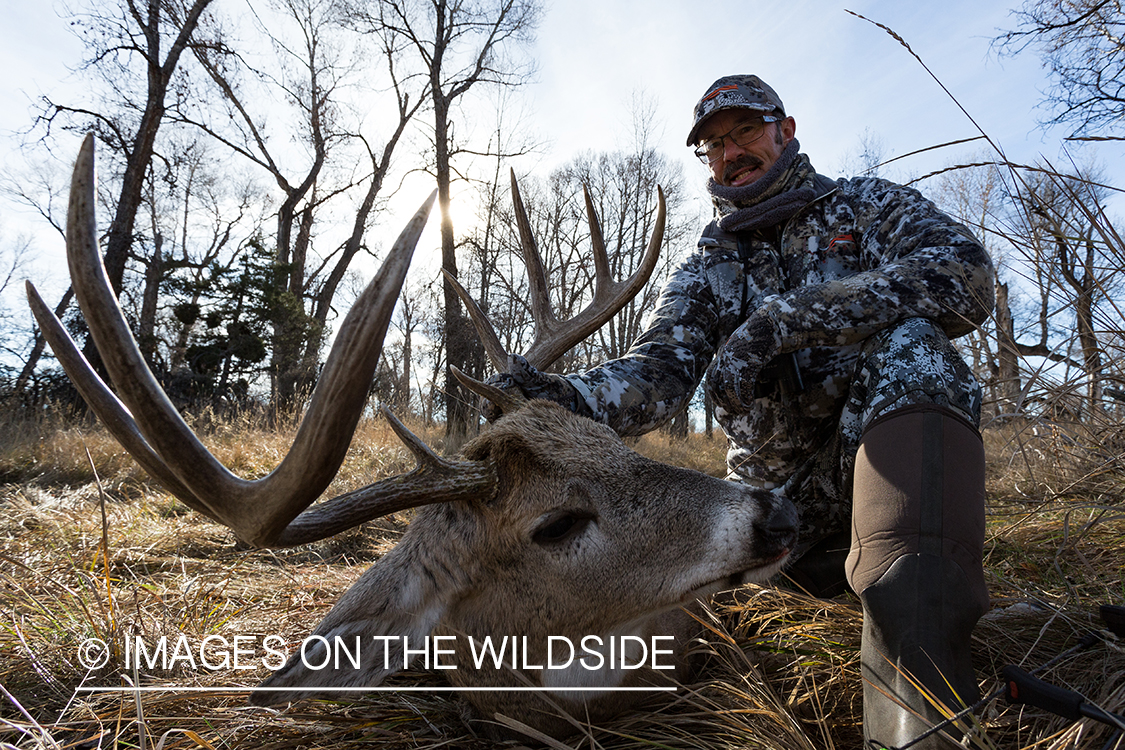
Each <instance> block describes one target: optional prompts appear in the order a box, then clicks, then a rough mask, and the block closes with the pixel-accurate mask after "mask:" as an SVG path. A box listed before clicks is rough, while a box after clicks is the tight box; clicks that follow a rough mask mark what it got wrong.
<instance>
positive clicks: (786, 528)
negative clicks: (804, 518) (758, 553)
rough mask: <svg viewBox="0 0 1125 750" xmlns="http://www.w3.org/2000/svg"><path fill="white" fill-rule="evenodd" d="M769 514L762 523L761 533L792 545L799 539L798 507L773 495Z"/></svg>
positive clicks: (776, 540)
mask: <svg viewBox="0 0 1125 750" xmlns="http://www.w3.org/2000/svg"><path fill="white" fill-rule="evenodd" d="M771 500H772V501H773V502H772V503H771V507H770V511H769V515H768V516H766V518H765V520H764V522H763V523H762V524H761V525H760V527H759V528H760V529H761V533H762V535H763V536H765V537H766V538H767V539H769V540H770V541H772V542H774V543H775V544H779V545H782V546H785V547H792V546H793V543H794V542H796V541H797V508H796V506H795V505H793V503H791V502H790V501H789V500H787V499H786V498H783V497H777V496H771Z"/></svg>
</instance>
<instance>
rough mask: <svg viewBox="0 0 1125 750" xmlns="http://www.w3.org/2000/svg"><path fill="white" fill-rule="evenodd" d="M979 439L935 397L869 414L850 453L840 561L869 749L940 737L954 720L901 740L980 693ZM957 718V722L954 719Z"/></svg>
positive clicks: (984, 603) (933, 746)
mask: <svg viewBox="0 0 1125 750" xmlns="http://www.w3.org/2000/svg"><path fill="white" fill-rule="evenodd" d="M983 547H984V447H983V445H982V443H981V438H980V433H979V432H977V430H976V428H975V427H974V426H973V425H971V424H970V423H969V422H967V421H966V420H964V419H963V418H962V417H961V416H959V415H958V414H957V413H956V412H953V411H951V410H949V409H946V408H944V407H938V406H923V407H908V408H906V409H900V410H897V411H894V412H891V413H889V414H887V415H884V416H883V417H881V418H879V419H877V420H876V421H875V422H874V423H872V425H871V426H870V427H869V428H868V430H867V432H865V433H864V436H863V439H862V440H861V442H860V447H859V452H858V454H857V456H856V467H855V485H854V489H853V509H852V548H851V552H850V553H849V555H848V560H847V563H846V571H847V575H848V580H849V582H850V583H851V584H852V587H853V589H854V590H855V591H858V592H859V595H860V601H861V602H862V603H863V642H862V646H861V654H860V656H861V670H862V673H863V733H864V738H865V739H866V740H868V747H872V746H873V743H872V742H871V741H872V740H873V741H874V743H877V745H878V747H887V748H901V747H904V746H906V745H910V747H912V748H917V749H918V750H937V749H938V748H948V747H951V746H952V744H953V742H954V741H956V740H957V739H959V738H960V736H961V732H960V731H958V729H957V727H956V726H949V727H946V728H945V729H943V730H942V731H941V732H940V733H935V734H931V735H930V736H929V737H927V738H925V739H924V740H922V741H920V742H916V744H912V745H911V744H910V743H912V742H914V741H915V740H917V739H918V737H920V736H921V735H923V734H925V733H926V732H927V731H928V730H929V729H930V728H932V727H934V726H935V725H936V724H938V723H939V722H941V721H943V720H944V719H945V718H946V717H947V716H950V715H952V714H953V713H956V712H957V711H959V710H961V709H962V708H964V707H966V706H969V705H972V704H974V703H975V702H976V701H977V700H978V698H979V689H978V687H977V680H976V676H975V675H974V673H973V665H972V659H971V655H970V643H971V636H972V631H973V626H974V625H975V624H976V622H977V620H978V619H979V618H980V616H981V615H983V614H984V613H985V612H986V611H987V610H988V589H987V587H986V585H985V581H984V571H983V566H982V554H983ZM961 726H967V724H966V723H964V720H962V722H961Z"/></svg>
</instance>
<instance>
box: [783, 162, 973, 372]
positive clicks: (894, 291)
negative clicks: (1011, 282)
mask: <svg viewBox="0 0 1125 750" xmlns="http://www.w3.org/2000/svg"><path fill="white" fill-rule="evenodd" d="M857 188H858V189H857ZM841 189H842V190H843V191H844V192H845V195H848V202H849V203H850V205H851V206H852V208H853V210H854V211H855V226H856V230H857V232H858V234H859V237H857V238H856V241H857V242H859V243H860V252H861V258H862V264H863V267H864V268H866V269H867V270H864V271H861V272H860V273H857V274H854V275H852V276H848V277H845V278H841V279H835V280H832V281H827V282H824V283H822V284H815V285H811V286H805V287H800V288H798V289H794V290H792V291H790V292H786V293H784V294H781V295H775V296H772V297H770V298H768V299H767V300H766V301H765V303H764V305H763V306H762V308H761V309H762V312H764V313H766V314H767V315H769V317H770V318H771V319H772V320H773V321H774V322H775V323H776V324H777V326H778V329H779V332H780V334H781V337H782V339H783V340H784V344H783V351H786V352H788V351H795V350H798V349H803V348H806V347H812V346H846V345H848V344H854V343H856V342H859V341H861V340H863V339H865V338H867V337H868V336H870V335H871V334H873V333H876V332H878V331H881V330H883V329H885V328H887V327H888V326H891V325H894V324H896V323H898V322H900V321H902V320H905V319H906V318H912V317H922V318H928V319H930V320H933V321H936V322H937V323H938V324H939V325H941V326H942V328H943V329H944V330H945V332H946V333H947V334H948V335H949V337H950V338H954V337H956V336H961V335H964V334H966V333H968V332H969V331H971V330H972V329H973V327H974V326H975V325H977V324H980V323H981V322H983V321H984V320H985V319H986V318H987V317H988V314H989V313H990V312H991V310H992V305H993V295H994V293H995V290H994V281H993V279H994V271H993V267H992V261H991V259H990V258H989V256H988V253H987V251H986V250H985V249H984V247H983V246H982V245H981V243H980V242H979V241H978V240H977V239H976V238H975V237H973V235H972V234H971V233H970V232H969V230H968V229H966V228H965V227H964V226H962V225H961V224H958V223H957V222H955V221H954V220H953V219H951V218H950V217H949V216H947V215H946V214H944V213H942V212H941V211H940V210H938V208H937V207H936V206H935V205H934V204H933V203H931V202H930V201H929V200H927V199H926V198H924V197H923V196H922V195H921V194H920V193H919V192H918V191H916V190H913V189H911V188H907V187H903V186H900V185H894V184H893V183H890V182H887V181H885V180H878V179H862V178H861V179H857V180H852V181H850V182H849V183H844V184H842V186H841Z"/></svg>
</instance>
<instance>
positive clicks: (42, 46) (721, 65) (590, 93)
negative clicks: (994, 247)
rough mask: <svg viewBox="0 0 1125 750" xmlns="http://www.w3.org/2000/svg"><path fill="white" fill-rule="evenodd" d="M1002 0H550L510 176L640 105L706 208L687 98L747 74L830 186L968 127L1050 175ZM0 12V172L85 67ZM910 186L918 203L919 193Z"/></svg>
mask: <svg viewBox="0 0 1125 750" xmlns="http://www.w3.org/2000/svg"><path fill="white" fill-rule="evenodd" d="M237 1H238V0H218V2H219V3H226V2H237ZM1017 1H1018V0H943V2H940V3H937V2H931V1H930V0H914V1H912V2H903V1H902V0H803V1H802V0H791V1H789V2H774V1H772V0H770V1H767V0H711V1H710V2H707V3H692V2H683V1H682V0H555V2H553V3H551V4H549V5H548V6H547V7H546V8H545V12H544V14H543V17H542V23H541V25H540V26H539V29H538V32H537V34H536V41H535V43H534V45H533V46H532V47H531V48H530V49H529V50H528V53H529V54H530V56H531V57H532V58H533V59H534V60H535V63H536V67H537V72H536V75H535V79H534V81H533V82H532V83H530V84H529V85H527V86H525V87H524V88H523V89H521V90H520V92H519V94H518V96H517V102H518V105H519V108H520V111H521V114H522V120H521V123H522V125H521V127H526V128H527V129H528V132H529V133H530V134H531V135H532V136H533V137H534V138H535V139H536V140H537V141H539V142H541V143H543V144H544V146H543V148H542V149H541V150H540V151H538V152H537V153H536V154H535V155H533V156H532V157H530V158H529V159H526V160H524V162H523V163H522V165H521V170H522V171H528V172H532V173H535V174H539V175H541V176H546V175H547V173H548V172H549V171H550V170H551V168H553V167H554V166H557V165H559V164H561V163H563V162H565V161H567V160H569V159H570V158H572V157H574V156H576V155H577V154H579V153H580V152H582V151H587V150H598V151H602V150H610V149H616V148H627V147H628V146H629V145H630V143H631V142H632V137H633V133H634V126H633V122H632V119H633V115H634V112H635V108H634V107H633V104H632V102H634V101H635V100H636V99H637V98H638V97H641V98H643V99H644V100H646V101H647V102H648V103H649V105H650V107H651V110H652V113H653V114H652V117H651V121H650V122H649V123H648V125H649V127H650V128H651V130H652V132H653V134H654V136H655V137H656V142H655V145H656V147H657V148H658V149H659V150H660V151H662V152H663V153H664V154H666V155H667V156H669V157H670V158H673V159H676V160H680V161H681V162H682V165H683V170H684V174H685V177H686V181H687V182H688V183H689V184H691V185H693V186H694V187H695V189H696V190H697V194H698V195H699V196H700V197H699V200H700V202H701V203H702V204H703V209H704V210H705V200H704V199H703V191H702V186H703V183H704V181H705V180H706V177H707V172H706V169H705V168H704V167H703V166H702V165H701V164H699V162H698V161H696V160H695V159H694V157H692V155H691V150H690V149H689V148H687V147H686V146H685V144H684V139H685V137H686V134H687V130H688V128H689V125H690V114H691V110H692V106H693V105H694V103H695V101H696V100H697V99H698V98H699V97H700V96H701V95H702V94H703V92H704V91H705V90H706V89H707V87H708V85H709V84H710V83H711V82H712V81H713V80H715V79H717V78H719V77H721V76H724V75H729V74H733V73H755V74H757V75H759V76H760V77H762V78H763V79H764V80H765V81H767V82H768V83H769V84H770V85H771V86H773V88H774V89H775V90H776V91H777V92H778V94H779V95H780V96H781V98H782V99H783V101H784V102H785V106H786V110H787V112H788V114H790V115H792V116H793V117H794V118H795V119H796V121H797V138H798V139H799V140H800V143H801V149H802V151H804V152H805V153H807V154H808V155H809V156H810V158H811V160H812V163H813V164H814V166H816V167H817V169H818V171H820V172H822V173H825V174H828V175H829V176H833V177H835V176H840V173H841V172H840V170H841V169H842V168H843V167H844V166H845V165H846V164H847V163H848V159H847V156H848V154H849V153H855V152H856V151H857V149H858V144H859V141H860V137H861V135H862V134H863V133H864V132H868V133H869V134H870V135H871V136H873V137H874V138H876V139H877V140H878V141H879V142H881V144H882V146H883V149H884V151H885V155H886V156H887V157H893V156H901V155H904V154H907V153H909V152H911V151H915V150H917V149H923V148H927V147H930V146H934V145H937V144H941V143H946V142H949V141H953V140H958V139H964V138H971V137H974V136H978V135H980V134H981V129H983V131H984V132H986V133H987V134H988V135H989V136H990V137H991V138H992V139H993V141H994V142H995V143H997V144H999V145H1000V147H1001V148H1003V149H1004V151H1005V153H1006V154H1007V156H1008V158H1009V159H1011V160H1012V161H1016V162H1023V163H1030V162H1034V161H1035V160H1037V159H1040V158H1044V157H1045V158H1048V159H1051V160H1053V161H1055V162H1056V163H1059V162H1062V163H1065V160H1066V159H1067V156H1066V155H1065V154H1064V153H1063V152H1062V151H1061V146H1062V139H1063V137H1064V136H1065V135H1066V132H1065V131H1062V130H1061V129H1047V130H1044V129H1042V128H1040V127H1039V125H1038V121H1039V120H1041V119H1043V118H1044V116H1045V113H1044V112H1043V110H1041V109H1037V104H1038V103H1039V101H1040V100H1041V98H1042V94H1041V92H1042V90H1043V89H1044V88H1045V86H1046V83H1047V81H1046V78H1045V75H1046V74H1045V71H1044V70H1043V68H1042V67H1041V62H1040V60H1039V58H1038V56H1037V55H1036V54H1034V51H1032V50H1029V51H1027V52H1025V53H1023V54H1021V55H1019V56H1015V57H1003V58H1001V57H998V56H997V54H996V52H995V50H993V49H992V40H993V39H994V38H995V37H996V36H997V35H998V33H1000V31H1001V30H1003V29H1010V28H1012V27H1013V25H1014V23H1015V19H1014V18H1013V17H1012V16H1011V14H1010V9H1011V8H1012V7H1013V6H1014V5H1015V4H1016V3H1017ZM2 2H3V3H4V6H5V7H4V11H5V12H4V23H3V24H2V25H0V65H2V66H3V67H2V69H3V70H5V71H6V74H5V75H4V76H3V77H0V168H2V165H3V164H5V163H7V160H8V158H9V156H10V154H11V152H12V149H13V148H14V143H15V141H14V139H13V138H12V137H11V136H10V135H9V133H10V132H11V131H14V130H18V129H20V128H23V127H26V126H27V125H28V123H29V122H30V118H31V114H30V105H31V103H32V102H33V101H34V100H35V98H36V97H38V96H40V95H43V94H48V95H53V96H56V97H60V99H62V97H64V96H65V95H66V93H67V92H68V91H73V90H74V87H75V86H76V85H79V84H78V82H77V78H76V77H75V76H74V75H73V74H72V73H71V69H72V68H73V67H74V66H75V65H76V64H77V63H78V61H79V60H80V59H81V54H82V50H81V47H80V45H79V43H78V41H77V40H76V39H75V38H74V37H73V36H72V35H71V34H70V32H69V30H68V27H67V21H66V20H65V19H64V18H62V17H60V12H61V10H60V9H61V5H60V4H58V3H54V2H31V1H30V0H2ZM848 10H851V11H854V12H855V13H858V14H861V15H863V16H865V17H866V18H868V19H870V20H871V21H874V22H878V23H881V24H883V25H885V26H887V27H889V28H891V29H893V30H894V32H895V33H897V34H898V35H899V36H900V37H902V38H903V39H904V40H905V42H906V43H907V44H909V45H910V47H911V49H912V50H913V51H914V53H916V54H917V55H918V56H919V57H920V58H921V59H922V61H923V62H924V63H925V66H927V67H928V68H929V70H930V71H932V74H933V76H931V73H930V72H928V71H927V70H926V68H925V67H923V65H922V64H921V63H919V62H918V60H916V59H915V58H914V57H913V56H912V55H911V53H910V52H909V51H908V50H907V49H906V48H904V47H903V46H902V44H900V43H899V41H897V40H896V39H894V38H892V37H891V36H890V35H889V34H888V33H887V32H886V31H884V30H883V29H881V28H878V27H877V26H875V25H874V24H873V23H871V22H869V21H865V20H861V19H860V18H857V17H856V16H854V15H851V14H849V13H848V12H847V11H848ZM934 76H936V78H937V79H939V80H940V85H939V83H938V81H937V80H935V78H934ZM942 85H944V87H945V88H946V89H948V90H949V92H950V93H951V94H952V96H950V93H946V92H945V91H943V89H942ZM954 99H956V101H955V100H954ZM962 108H963V109H964V111H963V110H962ZM966 112H967V113H968V114H966ZM970 118H971V119H970ZM974 121H975V124H974ZM978 126H979V129H978ZM984 148H986V145H985V144H984V143H983V142H978V143H975V144H968V145H964V146H960V147H951V148H946V149H941V150H938V151H933V152H929V153H926V154H923V155H919V156H915V157H910V158H907V159H903V160H901V161H899V162H896V163H895V164H894V165H892V166H891V167H890V168H889V172H888V173H887V176H890V177H892V178H896V179H900V180H906V179H910V178H913V177H917V176H920V175H923V174H926V173H928V172H930V171H933V170H936V169H940V168H941V167H944V166H946V165H949V164H952V163H956V162H958V161H963V160H966V159H969V158H971V157H975V156H977V155H979V154H980V152H981V150H982V149H984ZM1070 149H1071V152H1072V153H1073V154H1075V159H1076V161H1079V162H1083V161H1085V160H1086V159H1088V158H1091V157H1092V158H1095V159H1096V160H1098V161H1099V162H1101V163H1102V164H1104V166H1105V170H1106V174H1107V175H1108V176H1109V178H1110V180H1111V181H1112V182H1113V184H1117V185H1125V155H1123V153H1122V150H1123V145H1122V144H1121V143H1120V142H1118V143H1112V142H1111V143H1102V144H1096V145H1087V146H1075V145H1074V144H1072V145H1071V146H1070ZM921 187H922V190H923V191H925V189H926V188H925V183H924V182H923V183H922V185H921ZM428 189H429V187H428V186H422V185H419V186H418V188H417V190H416V191H415V193H414V194H409V193H410V191H406V192H407V193H408V194H409V195H407V196H406V197H405V198H404V200H405V201H407V202H408V203H409V204H410V205H411V206H414V205H417V203H418V202H420V200H421V197H419V196H422V195H424V193H426V192H428ZM455 216H456V213H455ZM436 224H437V222H436V221H431V222H430V228H429V229H428V230H427V234H426V235H424V236H423V239H422V243H421V245H420V251H421V252H432V251H433V248H434V247H436V246H437V242H438V240H437V233H436ZM388 231H389V230H388ZM22 232H30V233H32V236H33V237H34V245H33V247H34V253H35V256H36V258H37V259H38V262H37V263H35V264H33V266H32V271H31V273H32V276H33V277H38V279H39V280H40V281H41V283H42V284H43V285H45V286H46V287H47V288H48V289H51V288H57V289H59V290H60V291H61V289H62V288H64V287H65V279H64V278H61V277H60V275H59V274H60V273H61V271H60V263H59V262H58V260H59V259H60V258H61V252H62V249H61V246H60V242H59V240H58V238H57V236H56V235H53V234H51V233H49V232H43V231H41V230H40V229H37V225H36V222H35V217H34V216H32V215H31V214H29V213H28V212H27V211H26V210H25V209H17V208H15V207H13V206H12V205H11V204H9V203H5V202H3V200H2V199H0V241H8V240H10V239H11V238H12V237H13V236H15V235H16V234H19V233H22Z"/></svg>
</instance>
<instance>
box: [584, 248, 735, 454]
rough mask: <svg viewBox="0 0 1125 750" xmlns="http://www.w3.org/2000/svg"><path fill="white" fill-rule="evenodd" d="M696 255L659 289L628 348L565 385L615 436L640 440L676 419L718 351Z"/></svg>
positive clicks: (714, 320) (713, 319)
mask: <svg viewBox="0 0 1125 750" xmlns="http://www.w3.org/2000/svg"><path fill="white" fill-rule="evenodd" d="M703 252H704V251H703V250H701V249H696V250H695V251H694V252H693V253H691V254H690V255H688V256H687V258H686V259H685V260H684V261H683V262H682V263H681V264H680V266H679V267H678V268H677V269H676V271H675V272H674V273H673V275H672V277H671V278H670V279H669V281H668V283H667V284H666V285H665V286H664V288H663V290H662V291H661V293H660V297H659V299H658V300H657V303H656V307H655V308H654V310H653V312H652V313H651V315H650V317H649V319H648V323H647V326H646V327H645V330H644V331H643V332H642V333H641V335H640V336H639V337H638V338H637V340H636V341H635V342H634V344H633V346H632V348H630V349H629V351H628V352H627V353H626V354H625V355H624V356H623V357H621V358H620V359H615V360H610V361H608V362H605V363H603V364H601V365H598V366H597V367H594V368H593V369H590V370H587V371H586V372H584V373H582V374H581V375H571V376H568V377H567V379H568V380H569V381H570V382H571V383H572V384H573V385H574V387H575V389H576V390H577V391H578V393H579V397H580V399H583V400H584V401H585V404H586V406H587V408H588V409H589V413H588V414H587V416H590V417H592V418H593V419H595V420H597V421H599V422H603V423H605V424H608V425H609V426H610V427H612V428H613V429H614V430H615V431H616V432H617V433H618V434H620V435H640V434H643V433H645V432H648V431H650V430H653V429H655V428H657V427H659V426H660V425H662V424H664V423H665V422H667V421H668V420H670V419H671V418H672V417H673V416H675V415H676V414H678V413H679V412H680V410H681V409H682V408H683V407H684V406H685V405H686V404H687V402H688V401H689V400H690V399H691V397H692V395H693V394H694V393H695V389H696V387H697V386H698V385H699V381H700V380H701V379H702V377H703V374H704V373H705V372H706V370H707V365H708V364H709V363H710V361H711V357H712V356H713V355H714V353H715V348H716V347H717V345H718V341H717V339H718V337H719V333H718V325H717V323H718V315H717V313H716V307H715V304H714V301H713V292H712V289H711V286H710V284H709V283H708V282H707V279H706V277H705V275H704V271H703Z"/></svg>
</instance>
